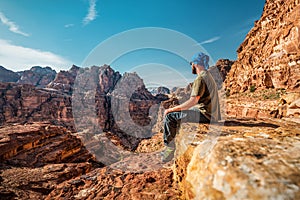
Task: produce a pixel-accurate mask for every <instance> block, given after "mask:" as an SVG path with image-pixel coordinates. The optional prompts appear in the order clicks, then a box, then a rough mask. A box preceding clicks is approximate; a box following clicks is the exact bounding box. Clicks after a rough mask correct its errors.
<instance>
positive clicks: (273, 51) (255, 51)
mask: <svg viewBox="0 0 300 200" xmlns="http://www.w3.org/2000/svg"><path fill="white" fill-rule="evenodd" d="M225 85H226V89H227V90H229V91H230V93H239V92H244V91H246V90H249V89H250V87H255V88H275V89H278V88H284V89H288V90H289V91H298V92H299V91H300V3H299V0H275V1H273V0H267V1H266V3H265V7H264V11H263V14H262V16H261V18H260V19H259V20H258V21H256V22H255V25H254V28H252V29H251V31H250V32H249V33H248V35H247V36H246V39H245V40H244V42H243V43H242V44H241V45H240V47H239V48H238V59H237V61H236V62H235V63H234V64H233V66H232V69H231V71H230V72H229V74H228V77H227V80H226V83H225Z"/></svg>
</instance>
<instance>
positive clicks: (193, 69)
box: [192, 66, 197, 74]
mask: <svg viewBox="0 0 300 200" xmlns="http://www.w3.org/2000/svg"><path fill="white" fill-rule="evenodd" d="M192 74H197V71H196V67H194V66H193V67H192Z"/></svg>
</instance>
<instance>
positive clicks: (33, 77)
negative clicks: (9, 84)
mask: <svg viewBox="0 0 300 200" xmlns="http://www.w3.org/2000/svg"><path fill="white" fill-rule="evenodd" d="M18 74H19V75H20V79H19V80H18V81H17V83H19V84H30V85H34V86H36V87H39V88H44V87H45V86H46V85H48V84H49V83H50V82H51V81H53V80H54V78H55V76H56V71H55V70H53V69H51V68H50V67H44V68H43V67H39V66H34V67H32V68H31V69H30V70H25V71H22V72H18Z"/></svg>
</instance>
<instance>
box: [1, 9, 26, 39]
mask: <svg viewBox="0 0 300 200" xmlns="http://www.w3.org/2000/svg"><path fill="white" fill-rule="evenodd" d="M0 21H1V22H2V23H3V24H4V25H6V26H8V28H9V30H10V31H11V32H14V33H17V34H21V35H23V36H26V37H28V36H29V34H27V33H24V32H22V31H20V30H19V26H18V25H16V24H15V23H14V22H12V21H10V20H9V19H8V18H6V17H5V15H4V14H3V13H2V12H0Z"/></svg>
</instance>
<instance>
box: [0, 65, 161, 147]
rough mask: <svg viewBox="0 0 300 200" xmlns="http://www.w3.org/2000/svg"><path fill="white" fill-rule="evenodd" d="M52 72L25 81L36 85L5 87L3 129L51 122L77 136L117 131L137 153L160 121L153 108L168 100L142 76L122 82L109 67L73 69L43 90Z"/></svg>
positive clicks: (36, 70) (32, 72)
mask: <svg viewBox="0 0 300 200" xmlns="http://www.w3.org/2000/svg"><path fill="white" fill-rule="evenodd" d="M47 72H51V73H52V72H53V71H51V69H48V68H46V69H43V68H39V67H33V68H31V70H28V71H25V72H24V73H23V74H22V76H21V79H20V80H22V81H24V82H26V83H30V84H21V82H22V81H20V80H19V81H18V84H15V83H0V91H1V93H0V110H1V111H2V112H1V113H0V124H2V125H5V124H9V123H27V122H36V121H48V122H50V123H53V124H56V125H63V126H65V127H67V128H68V129H70V130H72V131H75V130H77V131H83V130H87V129H88V130H90V132H93V133H101V132H103V131H105V132H106V131H111V132H113V133H114V134H116V135H117V136H118V138H119V140H120V141H121V143H120V144H122V145H124V146H125V147H126V148H129V149H134V148H136V146H137V145H138V143H139V142H140V141H141V137H140V136H141V134H142V132H143V134H146V133H147V134H149V133H151V126H152V125H153V123H155V122H156V121H155V116H154V117H153V119H152V118H151V117H150V114H151V113H150V111H151V112H152V113H155V112H153V111H154V110H155V109H154V107H153V109H154V110H150V108H151V107H152V106H153V105H156V104H159V102H161V101H163V100H165V99H166V98H167V97H164V96H159V97H154V96H153V95H152V94H151V93H150V92H149V91H148V90H147V89H146V88H145V85H144V83H143V81H142V79H140V78H139V77H138V76H137V74H130V73H126V74H124V76H121V74H119V72H115V71H114V70H113V69H112V68H111V67H110V66H108V65H104V66H102V67H96V66H93V67H91V68H85V69H80V68H79V67H77V66H72V68H71V69H70V70H68V71H61V72H59V73H58V74H57V75H56V77H55V79H54V80H53V81H51V82H50V83H49V84H48V85H47V86H46V87H44V88H40V87H42V86H44V85H45V84H46V82H47V81H46V82H44V81H43V80H46V78H45V77H50V75H51V73H50V75H49V76H47V75H45V74H46V73H47ZM43 73H44V76H42V75H43ZM37 74H39V75H40V76H37ZM31 75H32V76H31ZM22 77H26V79H25V78H24V79H22ZM38 77H39V78H41V79H40V80H38ZM31 78H32V79H31ZM41 81H42V82H43V84H41V83H42V82H41ZM34 85H38V86H37V87H36V86H34ZM73 90H74V91H73ZM134 130H139V131H137V132H139V133H137V132H134ZM127 133H130V134H127ZM139 134H140V135H139ZM147 134H146V135H147ZM142 137H149V135H148V136H145V135H144V136H142Z"/></svg>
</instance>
